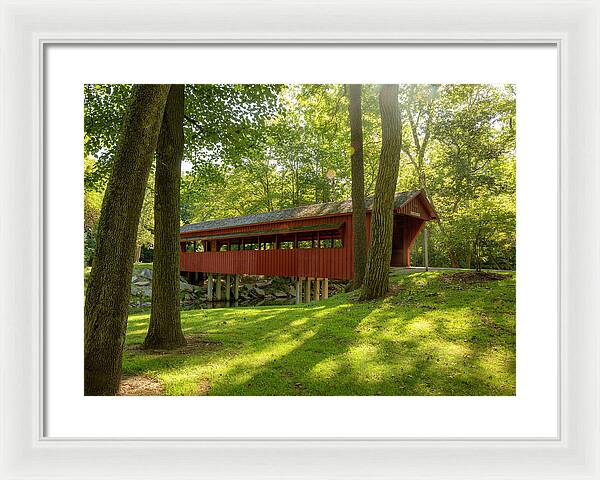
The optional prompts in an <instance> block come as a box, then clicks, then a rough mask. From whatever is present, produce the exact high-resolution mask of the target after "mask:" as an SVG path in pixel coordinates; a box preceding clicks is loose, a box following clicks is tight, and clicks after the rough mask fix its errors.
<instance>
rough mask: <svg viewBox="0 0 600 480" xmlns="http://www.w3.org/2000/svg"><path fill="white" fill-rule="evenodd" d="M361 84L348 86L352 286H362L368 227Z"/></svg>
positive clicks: (365, 262) (365, 263)
mask: <svg viewBox="0 0 600 480" xmlns="http://www.w3.org/2000/svg"><path fill="white" fill-rule="evenodd" d="M361 89H362V85H350V86H349V105H348V110H349V114H350V144H351V146H352V157H351V160H352V230H353V236H354V279H353V282H352V288H353V289H357V288H360V287H361V286H362V283H363V280H364V278H365V270H366V268H367V227H366V224H365V217H366V211H365V166H364V163H363V129H362V111H361Z"/></svg>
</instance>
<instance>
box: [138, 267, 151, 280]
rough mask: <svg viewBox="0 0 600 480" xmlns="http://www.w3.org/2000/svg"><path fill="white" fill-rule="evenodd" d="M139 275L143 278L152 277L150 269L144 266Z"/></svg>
mask: <svg viewBox="0 0 600 480" xmlns="http://www.w3.org/2000/svg"><path fill="white" fill-rule="evenodd" d="M139 276H140V277H144V278H149V279H152V270H150V269H149V268H144V269H143V270H142V271H141V272H140V273H139Z"/></svg>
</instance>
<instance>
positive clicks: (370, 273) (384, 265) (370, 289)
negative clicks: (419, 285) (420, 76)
mask: <svg viewBox="0 0 600 480" xmlns="http://www.w3.org/2000/svg"><path fill="white" fill-rule="evenodd" d="M379 111H380V112H381V156H380V157H379V172H378V173H377V182H376V184H375V197H374V199H373V213H372V216H371V245H370V248H369V258H368V262H367V272H366V274H365V281H364V285H363V290H362V293H361V299H362V300H368V299H372V298H378V297H381V296H383V295H385V293H386V292H387V291H388V286H389V270H390V262H391V259H392V231H393V226H394V196H395V193H396V182H397V181H398V168H399V164H400V150H401V146H402V123H401V120H400V107H399V105H398V85H383V86H382V88H381V91H380V93H379Z"/></svg>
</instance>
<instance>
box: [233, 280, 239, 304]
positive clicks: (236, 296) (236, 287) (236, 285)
mask: <svg viewBox="0 0 600 480" xmlns="http://www.w3.org/2000/svg"><path fill="white" fill-rule="evenodd" d="M233 299H234V300H235V301H238V300H239V299H240V276H239V274H236V275H235V278H234V280H233Z"/></svg>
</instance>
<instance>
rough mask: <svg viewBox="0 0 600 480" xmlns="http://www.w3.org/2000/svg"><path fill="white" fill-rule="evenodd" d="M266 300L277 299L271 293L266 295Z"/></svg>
mask: <svg viewBox="0 0 600 480" xmlns="http://www.w3.org/2000/svg"><path fill="white" fill-rule="evenodd" d="M265 300H275V297H274V296H273V295H271V294H270V293H269V294H267V295H265Z"/></svg>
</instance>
